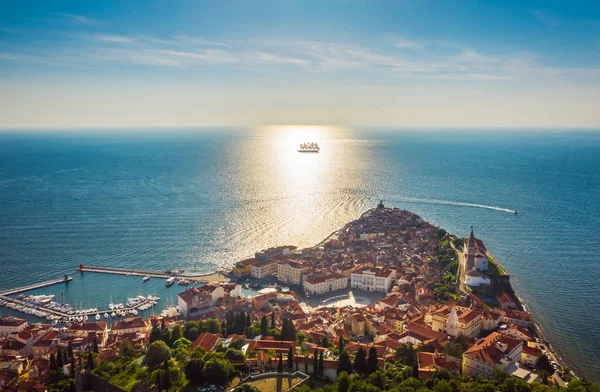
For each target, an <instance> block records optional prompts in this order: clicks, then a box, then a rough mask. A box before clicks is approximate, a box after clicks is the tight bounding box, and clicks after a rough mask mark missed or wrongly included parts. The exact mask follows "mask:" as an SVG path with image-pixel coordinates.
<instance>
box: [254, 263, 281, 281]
mask: <svg viewBox="0 0 600 392" xmlns="http://www.w3.org/2000/svg"><path fill="white" fill-rule="evenodd" d="M250 274H251V275H252V277H253V278H256V279H263V278H266V277H267V276H271V275H275V274H277V262H276V261H275V260H264V261H260V262H259V263H256V264H253V265H252V269H251V271H250Z"/></svg>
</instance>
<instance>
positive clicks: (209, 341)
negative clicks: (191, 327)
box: [190, 332, 219, 351]
mask: <svg viewBox="0 0 600 392" xmlns="http://www.w3.org/2000/svg"><path fill="white" fill-rule="evenodd" d="M217 343H219V335H217V334H214V333H210V332H203V333H201V334H200V335H198V337H197V338H196V340H194V342H193V343H192V346H191V347H190V351H194V350H195V349H197V348H198V347H202V348H203V349H205V350H206V351H212V350H213V349H214V348H215V346H216V345H217Z"/></svg>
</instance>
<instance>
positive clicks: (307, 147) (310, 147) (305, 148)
mask: <svg viewBox="0 0 600 392" xmlns="http://www.w3.org/2000/svg"><path fill="white" fill-rule="evenodd" d="M319 150H320V148H319V145H318V144H317V143H312V142H311V143H302V144H301V145H300V148H299V149H298V152H319Z"/></svg>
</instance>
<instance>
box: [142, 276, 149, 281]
mask: <svg viewBox="0 0 600 392" xmlns="http://www.w3.org/2000/svg"><path fill="white" fill-rule="evenodd" d="M149 280H150V275H146V276H144V279H142V282H147V281H149Z"/></svg>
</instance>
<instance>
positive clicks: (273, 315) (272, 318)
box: [271, 311, 275, 329]
mask: <svg viewBox="0 0 600 392" xmlns="http://www.w3.org/2000/svg"><path fill="white" fill-rule="evenodd" d="M271 329H275V311H272V312H271Z"/></svg>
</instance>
